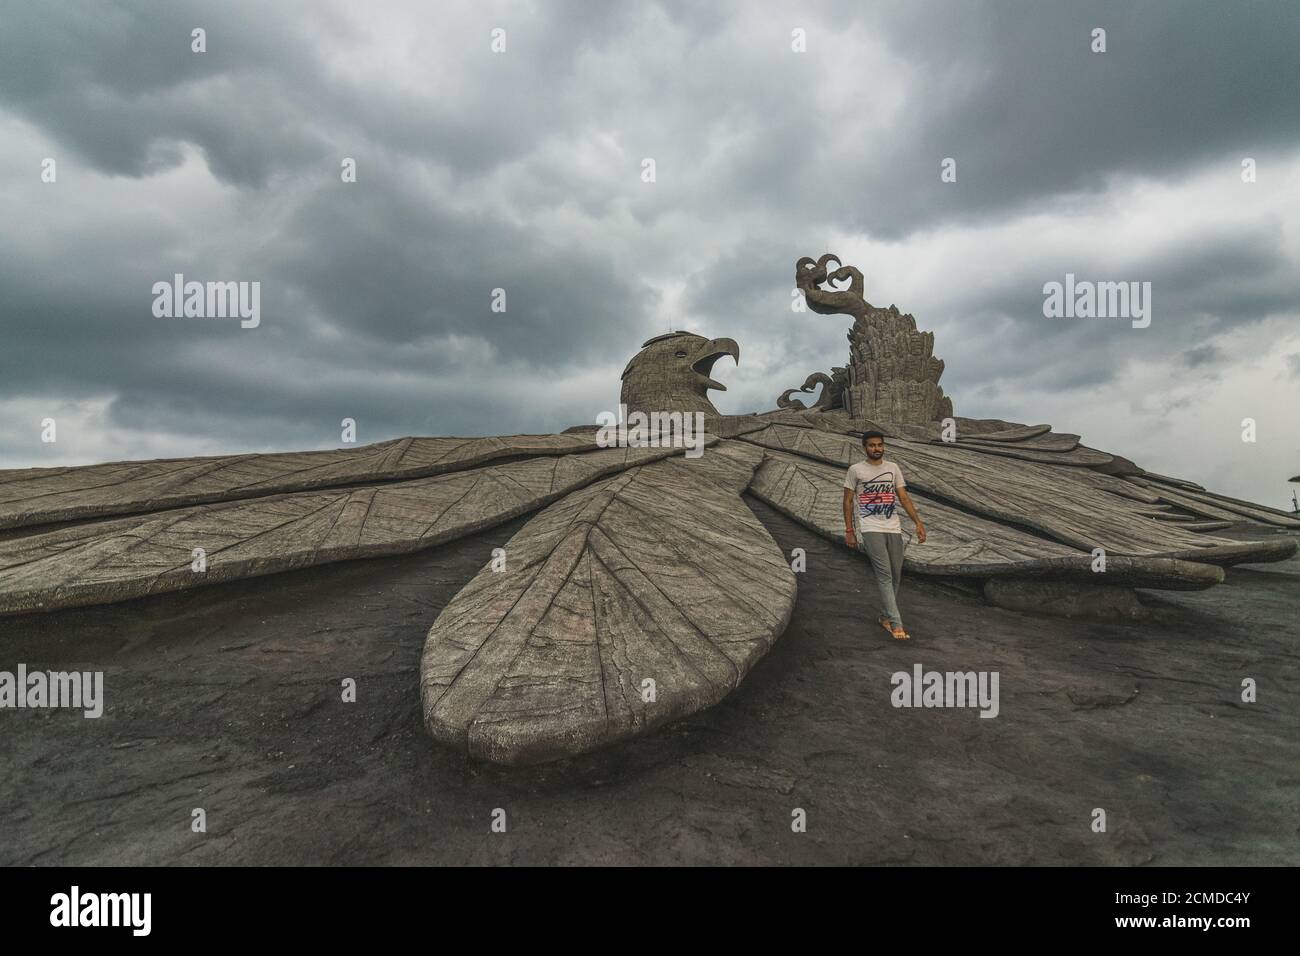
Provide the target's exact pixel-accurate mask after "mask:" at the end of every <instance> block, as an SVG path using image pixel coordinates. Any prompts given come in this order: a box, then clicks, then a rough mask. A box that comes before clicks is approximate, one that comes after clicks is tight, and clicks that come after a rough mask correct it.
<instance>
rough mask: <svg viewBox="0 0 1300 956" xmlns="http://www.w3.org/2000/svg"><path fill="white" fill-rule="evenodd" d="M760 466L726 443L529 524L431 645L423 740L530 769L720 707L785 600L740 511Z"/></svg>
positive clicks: (587, 495) (469, 590)
mask: <svg viewBox="0 0 1300 956" xmlns="http://www.w3.org/2000/svg"><path fill="white" fill-rule="evenodd" d="M760 458H761V455H760V454H755V453H754V450H753V449H752V448H747V447H745V446H738V445H734V444H733V443H724V444H722V445H720V446H719V447H718V449H717V450H711V451H710V452H709V453H707V454H706V455H705V456H704V457H703V458H700V459H695V460H691V459H686V458H674V459H668V460H665V461H661V462H659V463H657V464H653V465H646V466H643V467H638V468H634V469H631V470H629V471H626V472H624V473H623V474H620V475H618V476H616V477H614V478H610V479H606V480H604V481H601V482H599V483H597V484H594V485H592V486H591V487H589V488H586V489H584V490H583V491H581V492H578V493H575V494H572V495H569V496H568V497H567V498H565V499H564V500H563V501H560V502H557V503H556V504H553V505H551V506H550V507H549V508H547V509H546V510H545V511H543V512H541V513H540V514H539V515H537V516H536V517H534V518H533V519H532V520H531V521H529V522H528V524H526V525H525V526H524V527H523V528H522V529H521V530H520V531H519V533H518V534H516V535H515V536H514V537H513V538H511V540H510V542H509V543H508V544H507V545H506V547H505V554H506V566H505V570H500V569H494V568H493V567H492V566H491V565H489V566H488V567H486V568H484V569H483V571H481V572H480V573H479V575H478V576H477V577H476V578H475V579H474V580H473V581H471V582H470V583H469V584H467V585H466V586H465V588H464V589H463V590H462V591H461V592H460V593H459V594H458V595H457V596H456V598H455V599H454V600H453V601H452V602H451V603H450V604H449V605H448V606H447V608H446V609H445V610H444V611H443V612H442V614H441V615H440V616H439V617H438V620H437V621H436V622H434V625H433V627H432V628H431V629H430V631H429V637H428V642H427V645H426V647H425V652H424V658H423V661H422V663H421V668H420V674H421V678H420V680H421V686H422V690H423V701H424V715H425V723H426V725H427V726H428V728H429V731H430V733H432V734H433V736H434V737H436V738H437V739H439V740H441V741H444V742H446V743H449V744H452V745H454V746H456V747H458V748H459V749H461V750H463V751H466V752H468V753H469V754H470V755H472V756H474V757H479V758H483V759H487V760H491V761H495V762H500V763H534V762H540V761H545V760H553V759H556V758H558V757H562V756H565V755H569V754H574V753H581V752H583V751H587V750H591V749H594V748H596V747H600V746H603V745H606V744H609V743H611V742H613V741H616V740H619V739H622V738H625V737H629V736H632V735H635V734H642V733H645V732H647V731H648V730H650V729H651V728H653V727H656V726H658V725H660V724H663V723H666V722H668V721H671V720H674V719H677V718H680V717H683V716H686V715H687V714H691V713H694V712H696V711H699V710H702V709H704V708H706V707H709V706H711V705H712V704H715V703H717V702H718V701H720V700H722V699H723V698H724V697H725V696H726V695H727V694H729V693H730V692H731V691H732V690H734V689H735V688H736V686H737V685H738V684H739V683H740V682H741V680H742V679H743V678H744V676H745V674H746V673H747V672H748V671H749V669H750V668H751V667H752V666H753V665H754V663H755V662H756V661H757V660H758V659H759V658H760V657H762V656H763V655H764V654H765V653H767V651H768V649H769V648H771V646H772V644H773V643H774V642H775V641H776V639H777V638H778V637H779V636H780V634H781V632H782V631H783V630H784V629H785V626H786V622H787V621H788V620H789V617H790V612H791V609H792V608H793V606H794V600H795V579H794V574H793V573H792V572H791V570H790V568H789V567H788V566H787V564H786V562H785V559H784V557H783V556H782V554H781V552H780V551H779V550H778V549H777V547H776V545H775V544H774V543H773V541H772V538H771V536H770V535H769V534H768V532H767V531H766V530H765V529H764V528H763V526H762V525H761V524H760V523H759V522H758V521H757V520H756V519H755V518H754V516H753V514H752V512H751V511H750V510H749V508H748V507H747V506H746V505H745V504H744V502H743V501H742V500H741V499H740V494H741V492H742V491H743V490H744V488H745V486H746V485H747V484H748V483H749V480H750V477H751V475H752V472H753V469H754V467H755V466H756V465H757V464H758V461H759V459H760ZM647 681H649V682H650V683H649V684H648V683H647ZM651 688H652V690H651ZM647 695H652V699H647Z"/></svg>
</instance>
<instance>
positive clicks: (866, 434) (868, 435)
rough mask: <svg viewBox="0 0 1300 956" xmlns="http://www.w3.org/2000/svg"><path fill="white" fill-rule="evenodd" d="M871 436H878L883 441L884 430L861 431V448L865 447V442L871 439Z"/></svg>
mask: <svg viewBox="0 0 1300 956" xmlns="http://www.w3.org/2000/svg"><path fill="white" fill-rule="evenodd" d="M873 438H879V439H880V440H881V441H884V440H885V433H884V432H863V433H862V447H863V448H866V447H867V442H869V441H871V439H873Z"/></svg>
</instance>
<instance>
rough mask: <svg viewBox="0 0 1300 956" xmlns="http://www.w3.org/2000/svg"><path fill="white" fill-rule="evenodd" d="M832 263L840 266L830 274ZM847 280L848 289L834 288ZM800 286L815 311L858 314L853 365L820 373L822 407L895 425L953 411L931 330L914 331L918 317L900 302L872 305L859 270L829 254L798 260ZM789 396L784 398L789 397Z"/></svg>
mask: <svg viewBox="0 0 1300 956" xmlns="http://www.w3.org/2000/svg"><path fill="white" fill-rule="evenodd" d="M831 263H834V264H835V265H836V266H837V267H838V268H836V269H835V270H834V271H830V264H831ZM845 281H847V282H848V283H849V285H848V287H847V288H837V287H836V286H835V283H837V282H845ZM795 285H796V286H797V287H798V288H799V289H800V290H801V291H802V292H803V295H804V300H805V301H806V302H807V303H808V307H809V308H810V309H812V310H813V311H814V312H817V313H820V314H821V315H835V314H846V315H851V316H853V317H854V322H853V327H852V329H851V330H850V331H849V364H848V366H847V367H846V368H845V369H836V370H835V372H834V374H833V375H830V376H827V375H825V374H824V373H819V374H821V376H822V377H823V378H825V379H826V382H825V388H826V389H827V396H826V398H827V401H825V402H819V403H818V404H819V406H820V407H825V408H831V407H841V408H843V409H844V410H845V411H847V412H848V414H850V415H851V416H853V417H855V418H871V419H876V418H879V419H885V420H887V421H891V422H914V423H927V422H934V421H938V420H940V419H943V418H947V417H950V416H951V415H952V401H951V400H950V399H948V398H947V397H945V396H944V394H943V389H942V388H940V387H939V378H940V376H942V375H943V368H944V365H943V361H942V360H940V359H937V358H935V357H934V334H933V333H932V332H920V331H917V328H916V319H914V318H913V317H912V316H910V315H905V314H903V313H901V312H899V311H898V309H897V308H896V307H895V306H892V305H891V306H890V307H889V308H888V309H881V308H877V307H876V306H873V305H871V303H869V302H867V300H866V298H865V296H864V289H863V278H862V273H861V272H860V271H858V270H857V269H856V268H854V267H853V266H846V265H842V264H841V262H840V258H839V256H836V255H833V254H831V253H827V254H826V255H824V256H822V257H821V258H820V259H818V260H816V261H814V260H813V259H811V258H809V257H807V256H805V257H804V258H802V259H800V260H799V262H798V263H797V264H796V265H795ZM823 285H829V288H823ZM812 381H813V377H810V378H809V379H808V380H806V381H805V386H808V385H809V383H811V382H812ZM790 391H793V390H790ZM789 393H790V392H789V391H787V392H786V393H785V394H784V395H782V399H784V400H786V401H787V402H788V396H789ZM801 404H802V403H801Z"/></svg>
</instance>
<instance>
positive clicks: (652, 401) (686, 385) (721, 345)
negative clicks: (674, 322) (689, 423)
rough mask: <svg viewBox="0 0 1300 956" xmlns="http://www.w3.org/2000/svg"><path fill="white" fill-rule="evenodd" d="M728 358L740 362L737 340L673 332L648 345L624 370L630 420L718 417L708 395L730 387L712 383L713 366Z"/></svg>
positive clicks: (623, 391)
mask: <svg viewBox="0 0 1300 956" xmlns="http://www.w3.org/2000/svg"><path fill="white" fill-rule="evenodd" d="M724 355H730V356H731V357H732V358H733V359H735V360H736V361H737V362H739V361H740V346H739V345H737V344H736V340H735V339H706V338H705V337H704V336H702V335H695V334H694V333H692V332H669V333H667V334H666V335H659V336H656V337H655V338H653V339H650V340H648V341H647V342H645V343H644V344H643V345H642V346H641V351H640V352H637V354H636V355H634V356H632V359H631V361H629V362H628V363H627V368H625V369H624V370H623V378H622V381H623V384H622V387H621V389H620V392H619V402H620V403H621V404H623V405H626V406H627V410H628V414H631V413H633V412H640V413H642V414H644V415H651V414H655V413H663V412H687V413H695V412H702V413H703V414H705V415H710V416H716V415H718V414H719V412H718V410H717V409H716V408H715V407H714V406H713V402H711V401H709V394H708V393H709V389H717V390H719V391H726V390H727V386H725V385H723V384H722V383H721V382H718V381H716V380H715V379H713V378H710V375H711V373H712V371H713V365H714V363H715V362H717V360H718V359H720V358H721V357H722V356H724Z"/></svg>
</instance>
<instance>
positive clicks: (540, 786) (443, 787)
mask: <svg viewBox="0 0 1300 956" xmlns="http://www.w3.org/2000/svg"><path fill="white" fill-rule="evenodd" d="M751 506H752V507H753V508H754V510H755V512H756V513H757V514H758V515H759V516H760V518H761V519H762V520H763V522H764V523H765V524H766V525H767V526H768V528H769V529H770V530H771V531H772V533H773V535H774V536H775V538H776V540H777V542H778V544H780V545H781V547H782V548H783V550H784V551H785V552H786V553H789V552H790V550H791V549H792V548H795V547H802V548H804V549H806V551H807V561H808V569H807V571H806V572H805V573H804V574H803V575H802V576H801V578H800V582H799V583H800V590H799V600H798V604H797V606H796V608H795V612H794V615H793V618H792V622H791V625H790V627H789V629H788V630H787V632H786V633H785V635H784V636H783V637H782V638H781V639H780V640H779V641H778V642H777V644H776V647H775V648H774V649H773V651H772V652H771V653H770V654H769V655H768V656H767V657H766V658H765V659H764V660H762V661H760V662H759V663H758V665H757V666H756V667H755V668H754V670H753V671H752V673H751V674H750V675H749V676H748V677H747V678H746V680H745V682H744V683H743V684H742V685H741V687H740V689H739V690H738V691H736V692H735V693H733V694H732V695H731V696H730V697H728V698H727V699H726V700H724V701H723V702H722V703H721V704H719V705H718V706H716V707H714V708H712V709H710V710H708V711H706V712H704V713H701V714H697V715H695V716H694V717H691V718H688V719H686V720H683V721H682V722H680V723H678V724H675V725H672V726H670V727H667V728H665V729H663V730H661V731H659V732H658V733H656V734H654V735H652V736H650V737H648V738H644V739H639V740H633V741H629V742H626V743H623V744H618V745H615V746H613V747H611V748H609V749H607V750H604V751H600V752H596V753H592V754H587V755H584V756H582V757H578V758H574V759H571V760H568V761H565V762H563V763H559V764H553V765H547V766H542V767H533V768H507V767H495V766H490V765H483V764H477V763H473V762H470V761H468V760H467V759H466V758H464V757H463V756H461V755H459V754H457V753H454V752H451V751H448V750H446V749H443V748H442V747H440V746H439V745H437V744H436V743H435V742H434V741H433V740H432V739H431V738H429V736H428V735H427V734H426V733H425V732H424V730H423V728H422V726H421V713H420V698H419V691H418V677H419V661H420V653H421V649H422V647H423V643H424V637H425V633H426V631H427V630H428V627H429V625H430V623H431V622H432V621H433V619H434V618H435V617H436V616H437V614H438V612H439V610H440V609H441V608H442V607H443V606H444V605H445V604H446V603H447V602H448V601H449V600H450V599H451V598H452V597H453V596H454V595H455V594H456V592H457V591H458V590H459V589H460V587H461V586H462V585H463V584H464V583H465V582H466V581H468V580H469V579H470V578H471V577H472V576H473V575H474V574H475V573H476V572H477V571H478V570H479V568H480V567H481V566H482V565H483V564H484V563H485V562H486V561H487V560H488V558H489V556H490V552H491V549H492V548H494V547H497V546H500V545H501V544H503V543H504V542H505V541H507V540H508V539H509V538H510V536H511V535H512V534H513V533H514V532H515V531H516V530H518V528H519V527H520V526H521V525H522V523H523V519H520V520H517V521H515V522H512V523H510V524H508V525H503V526H501V527H499V528H496V529H493V530H491V531H488V532H485V533H483V534H480V535H477V536H475V537H473V538H470V539H465V540H461V541H458V542H454V543H452V544H449V545H446V546H443V547H441V548H438V549H436V550H434V551H431V552H425V553H420V554H414V555H407V556H403V557H397V558H389V559H382V560H375V561H363V562H351V563H346V564H340V565H333V566H327V567H323V568H314V569H310V570H306V571H299V572H292V573H289V574H284V575H277V576H274V577H270V578H262V579H256V580H252V581H244V582H235V583H231V584H227V585H219V586H217V587H214V588H211V589H204V590H200V591H193V592H184V593H178V594H170V595H163V596H160V597H156V598H149V599H145V600H139V601H133V602H130V603H127V604H123V605H119V606H116V607H109V608H90V609H76V610H69V611H63V612H59V613H57V614H51V615H46V616H34V617H23V618H12V619H7V620H0V670H10V671H12V670H13V669H14V668H15V667H16V665H17V664H18V663H19V662H23V663H25V664H27V665H28V667H29V668H31V669H35V668H40V669H53V670H68V669H74V668H75V669H102V670H104V671H105V682H106V696H107V707H106V712H105V715H104V716H103V717H102V718H100V719H99V720H86V719H83V718H82V717H81V716H80V715H79V714H76V715H74V714H73V713H70V712H51V711H31V710H22V711H15V710H5V711H0V721H2V722H3V724H2V726H3V733H0V770H2V771H3V772H0V820H3V823H4V826H3V839H0V863H3V864H5V865H28V864H36V865H49V864H99V865H104V864H216V865H222V864H316V863H321V864H500V863H517V864H552V863H566V864H579V863H608V864H674V863H685V864H728V863H741V864H761V863H793V864H821V863H867V864H883V863H908V864H957V863H977V864H978V863H988V864H1093V865H1095V864H1123V865H1132V864H1144V863H1158V864H1175V865H1207V864H1247V865H1251V864H1273V865H1277V864H1289V865H1294V864H1296V863H1297V862H1300V849H1298V848H1300V840H1297V822H1296V821H1297V820H1300V813H1298V812H1297V811H1300V797H1298V796H1297V795H1298V794H1300V788H1298V787H1297V785H1298V784H1300V689H1298V681H1300V667H1298V666H1297V663H1298V657H1297V651H1296V647H1295V642H1296V636H1297V632H1298V631H1300V625H1297V613H1296V612H1297V610H1300V558H1294V557H1293V558H1292V559H1290V560H1289V561H1287V562H1285V563H1280V564H1272V565H1261V566H1245V567H1238V568H1232V569H1230V570H1229V571H1228V579H1227V582H1226V583H1225V584H1223V585H1221V586H1219V587H1215V588H1213V589H1211V590H1209V591H1205V592H1179V593H1168V592H1164V593H1161V594H1160V595H1158V596H1156V595H1155V594H1154V593H1152V592H1140V593H1141V595H1142V599H1143V601H1144V603H1145V604H1146V605H1147V606H1148V609H1149V610H1150V612H1151V613H1150V615H1149V616H1148V618H1147V619H1145V620H1143V621H1140V622H1137V623H1132V624H1117V623H1099V622H1083V621H1070V620H1062V619H1058V618H1050V617H1045V616H1036V615H1029V614H1020V613H1015V612H1011V611H1005V610H1001V609H998V608H994V607H990V606H988V605H986V604H985V603H984V602H983V600H982V599H980V598H979V597H978V596H975V595H973V594H969V593H966V592H963V591H961V590H959V589H956V588H950V587H946V586H944V585H941V584H936V583H931V582H925V581H919V580H917V579H915V578H912V579H905V582H904V593H903V600H902V606H903V610H904V614H905V617H906V620H907V623H908V626H909V627H910V629H911V630H912V631H913V634H914V635H915V637H914V639H913V640H912V641H911V642H910V643H908V644H899V643H895V642H893V641H891V640H889V639H887V638H886V637H885V635H884V633H883V631H878V629H877V628H876V625H875V624H874V623H872V622H873V621H874V618H875V610H874V609H875V600H874V595H873V592H872V589H871V585H870V582H869V579H868V574H867V569H866V565H865V563H864V561H863V559H862V558H861V557H859V556H857V555H854V554H852V553H850V552H849V551H847V550H845V549H843V548H839V547H837V546H836V545H834V544H832V543H830V542H828V541H825V540H824V539H821V538H819V537H817V536H816V535H815V534H813V533H812V532H810V531H806V530H804V529H803V528H801V527H800V526H799V525H797V524H795V523H794V522H792V521H789V520H788V519H786V518H784V517H782V516H781V515H779V514H777V513H776V512H774V511H772V510H771V509H769V508H767V507H766V506H765V505H762V504H760V503H758V502H751ZM916 663H921V664H923V665H924V666H925V668H926V669H927V670H929V669H935V670H967V669H974V670H996V671H998V672H999V673H1000V677H1001V680H1000V690H1001V702H1000V703H1001V713H1000V715H999V716H998V717H997V718H996V719H993V720H988V719H980V718H979V717H978V714H977V712H976V711H974V710H910V709H894V708H893V707H892V706H891V705H890V702H889V697H890V690H891V687H890V682H889V678H890V675H891V674H892V673H893V672H895V671H898V670H909V671H910V669H911V668H912V666H913V664H916ZM345 677H353V678H355V679H356V680H357V682H358V702H357V703H355V704H345V703H342V702H341V701H340V693H339V688H340V681H341V680H342V679H343V678H345ZM1244 677H1252V678H1254V679H1255V680H1256V681H1257V682H1258V686H1259V702H1258V703H1255V704H1244V703H1241V701H1240V699H1239V695H1240V683H1241V680H1242V678H1244ZM196 807H202V808H204V809H205V811H206V813H207V825H208V832H207V833H206V834H195V833H192V832H191V830H190V819H191V816H190V814H191V810H192V809H193V808H196ZM497 807H501V808H504V809H505V810H506V813H507V823H508V831H507V832H506V833H504V834H494V833H492V832H490V823H491V815H492V811H493V809H494V808H497ZM1094 807H1102V808H1104V809H1105V810H1106V812H1107V815H1108V832H1107V833H1105V834H1098V833H1093V832H1092V831H1091V829H1090V823H1091V819H1092V817H1091V813H1092V810H1093V808H1094ZM794 808H803V809H804V810H805V811H806V812H807V820H808V829H807V832H806V833H801V834H797V833H792V832H791V828H790V821H791V812H792V810H793V809H794Z"/></svg>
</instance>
